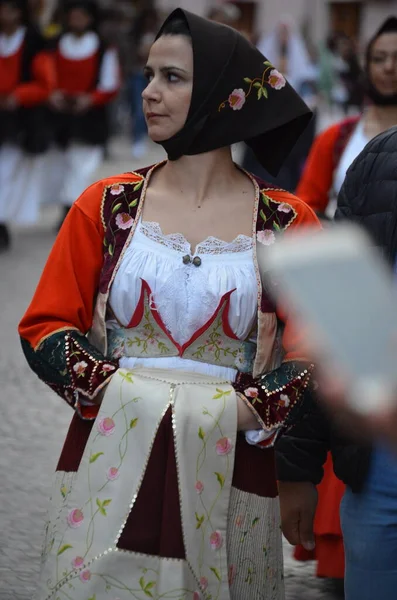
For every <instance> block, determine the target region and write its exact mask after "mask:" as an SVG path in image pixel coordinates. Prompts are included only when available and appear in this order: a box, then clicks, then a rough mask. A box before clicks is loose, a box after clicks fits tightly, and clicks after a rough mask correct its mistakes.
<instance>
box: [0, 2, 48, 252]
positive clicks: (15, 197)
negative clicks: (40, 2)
mask: <svg viewBox="0 0 397 600" xmlns="http://www.w3.org/2000/svg"><path fill="white" fill-rule="evenodd" d="M54 85H55V71H54V68H53V64H52V61H51V58H50V56H49V55H48V54H47V53H46V52H45V43H44V40H43V38H42V37H41V35H40V34H39V32H38V31H36V30H35V29H34V28H33V27H32V25H31V24H30V21H29V17H28V7H27V2H26V1H25V0H0V251H1V250H5V249H7V248H8V247H9V245H10V232H9V227H8V226H9V224H11V223H17V224H20V225H30V224H32V223H34V222H35V221H36V220H37V218H38V215H39V204H40V201H41V198H42V194H43V190H44V183H45V181H44V176H45V158H44V155H43V153H44V152H45V150H47V149H48V143H49V131H48V128H47V127H46V119H45V103H46V101H47V99H48V97H49V95H50V93H51V92H52V90H53V88H54Z"/></svg>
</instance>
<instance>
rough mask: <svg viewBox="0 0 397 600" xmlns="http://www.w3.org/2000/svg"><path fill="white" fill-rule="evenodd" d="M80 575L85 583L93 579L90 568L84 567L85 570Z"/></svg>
mask: <svg viewBox="0 0 397 600" xmlns="http://www.w3.org/2000/svg"><path fill="white" fill-rule="evenodd" d="M79 577H80V580H81V581H82V582H83V583H87V581H90V579H91V571H90V570H89V569H84V571H81V573H80V575H79Z"/></svg>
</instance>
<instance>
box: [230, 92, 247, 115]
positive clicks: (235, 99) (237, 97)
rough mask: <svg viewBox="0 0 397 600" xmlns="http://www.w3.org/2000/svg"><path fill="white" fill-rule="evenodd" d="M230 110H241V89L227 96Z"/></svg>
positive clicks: (242, 96)
mask: <svg viewBox="0 0 397 600" xmlns="http://www.w3.org/2000/svg"><path fill="white" fill-rule="evenodd" d="M229 104H230V108H232V109H233V110H241V109H242V108H243V106H244V104H245V92H244V90H242V89H241V88H239V89H236V90H233V91H232V93H231V94H230V96H229Z"/></svg>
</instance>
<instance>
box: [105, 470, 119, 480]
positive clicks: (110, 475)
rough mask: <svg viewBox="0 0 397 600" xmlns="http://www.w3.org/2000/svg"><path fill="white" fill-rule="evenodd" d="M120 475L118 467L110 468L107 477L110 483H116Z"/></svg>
mask: <svg viewBox="0 0 397 600" xmlns="http://www.w3.org/2000/svg"><path fill="white" fill-rule="evenodd" d="M119 475H120V473H119V470H118V469H117V467H110V469H109V470H108V472H107V474H106V476H107V478H108V480H109V481H114V480H115V479H117V477H118V476H119Z"/></svg>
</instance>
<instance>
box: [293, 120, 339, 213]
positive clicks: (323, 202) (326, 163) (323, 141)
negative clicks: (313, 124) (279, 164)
mask: <svg viewBox="0 0 397 600" xmlns="http://www.w3.org/2000/svg"><path fill="white" fill-rule="evenodd" d="M338 134H339V124H337V125H333V126H332V127H330V128H329V129H326V130H325V131H324V132H323V133H320V135H319V136H318V137H317V139H316V140H315V141H314V144H313V146H312V148H311V150H310V153H309V156H308V159H307V162H306V165H305V168H304V171H303V174H302V178H301V180H300V182H299V185H298V188H297V190H296V194H297V196H298V197H299V198H300V199H301V200H304V201H305V202H306V203H307V204H308V205H309V206H310V207H311V208H312V209H313V210H314V211H315V212H317V213H324V212H325V210H326V208H327V206H328V202H329V193H330V190H331V188H332V183H333V177H334V151H335V144H336V142H337V139H338Z"/></svg>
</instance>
